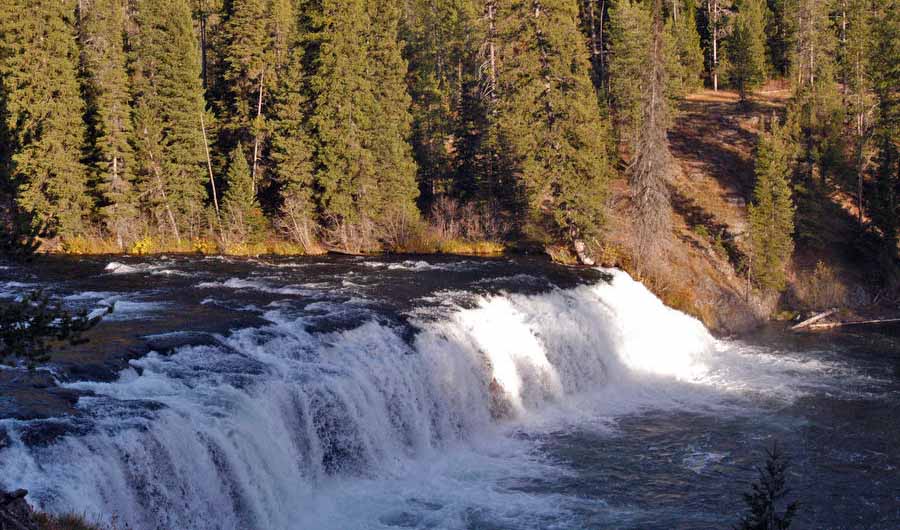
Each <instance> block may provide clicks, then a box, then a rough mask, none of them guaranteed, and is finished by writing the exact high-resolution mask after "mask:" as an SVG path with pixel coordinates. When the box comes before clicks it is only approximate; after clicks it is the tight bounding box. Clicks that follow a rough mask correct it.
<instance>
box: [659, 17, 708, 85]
mask: <svg viewBox="0 0 900 530" xmlns="http://www.w3.org/2000/svg"><path fill="white" fill-rule="evenodd" d="M696 12H697V4H696V2H695V1H694V0H672V3H671V7H670V8H669V21H668V23H667V31H668V34H669V40H670V42H671V46H672V48H673V49H674V51H675V54H676V56H677V59H678V64H679V72H678V73H679V79H678V84H679V85H680V87H681V89H682V90H681V91H682V92H684V93H687V92H693V91H695V90H697V89H699V88H701V87H702V86H703V80H702V76H703V48H701V46H700V34H699V33H698V32H697V17H696Z"/></svg>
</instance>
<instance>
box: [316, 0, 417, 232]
mask: <svg viewBox="0 0 900 530" xmlns="http://www.w3.org/2000/svg"><path fill="white" fill-rule="evenodd" d="M398 9H399V6H398V5H397V4H396V3H395V2H394V0H379V1H378V2H365V1H362V0H353V1H351V2H336V1H333V0H325V1H323V2H322V11H321V21H320V24H321V30H320V32H319V34H318V43H317V47H318V49H319V53H318V58H317V61H316V74H315V76H314V77H313V79H312V89H313V92H314V94H315V102H314V106H315V109H314V111H313V115H312V118H311V125H312V127H313V129H314V131H315V133H316V135H317V137H318V138H317V139H318V145H317V149H316V162H317V168H318V170H317V174H316V180H317V184H318V187H319V189H320V190H321V195H320V209H321V212H322V214H323V216H324V218H325V220H326V221H327V223H328V224H331V225H335V226H340V225H345V224H349V225H356V224H359V223H368V222H369V221H374V222H380V221H383V220H384V218H385V216H386V215H388V214H389V213H390V214H394V213H398V214H403V215H407V214H412V213H413V212H414V207H415V204H414V200H415V198H416V195H417V193H418V192H417V189H416V183H415V174H416V166H415V161H414V160H413V158H412V152H411V148H410V145H409V143H408V137H409V134H410V126H411V124H410V119H411V118H410V114H409V103H410V100H409V94H408V93H407V91H406V81H405V75H406V63H405V61H404V60H403V58H402V56H401V54H400V45H399V40H398V23H399V11H398Z"/></svg>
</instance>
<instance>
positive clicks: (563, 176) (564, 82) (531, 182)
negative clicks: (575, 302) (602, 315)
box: [497, 0, 610, 242]
mask: <svg viewBox="0 0 900 530" xmlns="http://www.w3.org/2000/svg"><path fill="white" fill-rule="evenodd" d="M503 7H504V8H503V9H501V10H500V11H499V12H498V40H499V42H500V43H501V46H502V48H501V54H500V57H501V68H500V77H499V85H498V92H499V94H498V96H499V99H498V115H497V126H498V130H499V132H500V135H501V137H502V138H503V139H504V140H505V141H507V142H509V147H510V156H511V157H512V160H513V162H514V167H515V168H516V174H517V177H518V179H519V182H520V183H521V186H522V188H523V189H524V192H525V199H526V211H525V219H526V221H527V226H526V228H527V229H529V230H530V231H531V235H533V236H537V237H541V238H544V237H546V236H547V235H549V236H551V237H552V238H554V239H562V240H565V241H569V242H575V241H578V240H580V239H582V238H586V237H588V236H591V235H593V234H595V233H597V231H598V229H599V227H600V224H601V220H602V219H601V218H602V210H603V197H604V195H605V191H606V181H607V178H608V176H609V173H610V164H609V160H608V159H607V154H606V153H607V148H608V132H607V127H606V124H605V123H604V122H603V120H602V118H601V111H600V108H599V107H598V103H597V97H596V94H595V92H594V86H593V83H592V81H591V77H590V62H589V58H588V54H587V49H586V47H585V44H584V41H583V40H582V39H581V38H580V35H579V29H578V6H577V2H576V1H575V0H543V1H537V0H535V1H531V2H514V3H509V4H506V5H505V6H503Z"/></svg>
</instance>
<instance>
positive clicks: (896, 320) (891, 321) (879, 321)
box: [809, 318, 900, 329]
mask: <svg viewBox="0 0 900 530" xmlns="http://www.w3.org/2000/svg"><path fill="white" fill-rule="evenodd" d="M896 323H900V318H880V319H875V320H856V321H850V322H824V323H821V324H810V325H809V329H832V328H840V327H844V326H865V325H876V324H896Z"/></svg>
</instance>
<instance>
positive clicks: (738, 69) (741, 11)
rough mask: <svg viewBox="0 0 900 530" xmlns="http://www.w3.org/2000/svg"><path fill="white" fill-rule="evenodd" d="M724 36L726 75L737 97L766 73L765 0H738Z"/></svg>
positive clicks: (751, 89) (744, 94) (745, 95)
mask: <svg viewBox="0 0 900 530" xmlns="http://www.w3.org/2000/svg"><path fill="white" fill-rule="evenodd" d="M735 7H736V8H737V13H736V14H735V16H734V22H733V26H732V30H731V36H730V37H729V39H728V47H727V52H728V66H729V70H728V78H729V81H730V82H731V84H732V85H733V86H734V87H735V88H737V90H738V94H739V95H740V98H741V101H742V102H743V101H746V100H747V96H748V94H749V93H750V92H751V91H753V90H754V89H755V88H757V87H759V85H760V84H761V83H762V82H763V81H764V80H765V77H766V41H765V24H766V9H767V8H766V4H765V2H764V1H763V0H741V1H739V2H737V3H736V4H735Z"/></svg>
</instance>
